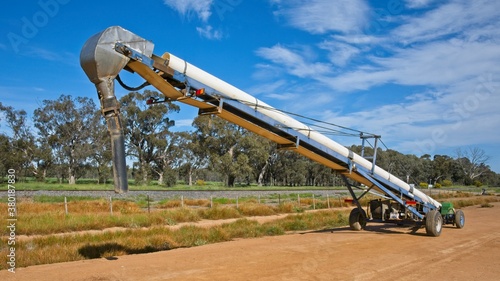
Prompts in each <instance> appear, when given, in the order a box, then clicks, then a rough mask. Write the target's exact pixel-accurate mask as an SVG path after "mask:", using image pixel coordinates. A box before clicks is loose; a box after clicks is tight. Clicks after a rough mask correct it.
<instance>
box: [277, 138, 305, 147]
mask: <svg viewBox="0 0 500 281" xmlns="http://www.w3.org/2000/svg"><path fill="white" fill-rule="evenodd" d="M288 139H289V140H290V141H291V142H292V143H285V144H278V145H277V148H278V150H294V149H297V148H298V147H299V143H300V138H299V137H298V136H296V137H294V136H291V137H289V138H288Z"/></svg>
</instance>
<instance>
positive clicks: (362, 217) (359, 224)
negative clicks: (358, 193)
mask: <svg viewBox="0 0 500 281" xmlns="http://www.w3.org/2000/svg"><path fill="white" fill-rule="evenodd" d="M349 226H350V227H351V229H352V230H356V231H360V230H363V229H365V228H366V212H365V210H363V209H361V210H360V209H358V208H354V209H352V211H351V213H350V214H349Z"/></svg>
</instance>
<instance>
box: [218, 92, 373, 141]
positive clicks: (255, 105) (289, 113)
mask: <svg viewBox="0 0 500 281" xmlns="http://www.w3.org/2000/svg"><path fill="white" fill-rule="evenodd" d="M226 99H229V100H234V101H237V102H240V103H242V104H246V105H248V106H251V107H256V108H262V109H266V110H269V111H277V112H281V113H285V114H288V115H292V116H296V117H299V118H302V119H306V120H311V121H314V122H317V123H322V124H327V125H330V126H334V127H338V128H341V129H344V130H348V131H352V132H356V133H358V134H352V133H351V134H349V133H346V132H341V131H339V130H334V129H331V128H327V127H323V126H319V125H315V124H311V123H309V124H308V125H309V126H314V127H318V128H322V129H327V130H331V131H332V132H339V133H341V135H345V136H355V137H359V135H360V134H364V135H372V136H375V134H372V133H368V132H363V131H360V130H356V129H352V128H348V127H345V126H341V125H337V124H334V123H330V122H325V121H322V120H319V119H314V118H311V117H307V116H304V115H301V114H297V113H293V112H289V111H285V110H282V109H277V108H274V107H269V106H262V105H259V104H257V103H251V102H246V101H243V100H238V99H233V98H226ZM304 123H305V122H304ZM306 124H307V123H306Z"/></svg>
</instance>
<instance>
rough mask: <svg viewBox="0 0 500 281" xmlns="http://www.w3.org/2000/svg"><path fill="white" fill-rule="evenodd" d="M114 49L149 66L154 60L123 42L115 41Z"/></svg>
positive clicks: (151, 65)
mask: <svg viewBox="0 0 500 281" xmlns="http://www.w3.org/2000/svg"><path fill="white" fill-rule="evenodd" d="M115 51H117V52H118V53H120V54H122V55H124V56H127V57H129V58H131V59H133V60H136V61H140V62H142V63H144V64H145V65H147V66H149V67H153V64H154V60H153V59H152V58H150V57H148V56H146V55H144V54H142V53H140V52H138V51H136V50H134V49H132V48H130V47H129V46H127V45H125V44H123V43H120V42H117V43H116V44H115Z"/></svg>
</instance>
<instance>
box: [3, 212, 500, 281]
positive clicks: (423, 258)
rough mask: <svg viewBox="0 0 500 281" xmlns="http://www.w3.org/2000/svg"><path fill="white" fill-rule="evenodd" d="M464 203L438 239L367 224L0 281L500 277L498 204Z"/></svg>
mask: <svg viewBox="0 0 500 281" xmlns="http://www.w3.org/2000/svg"><path fill="white" fill-rule="evenodd" d="M493 205H494V207H493V208H479V207H478V206H474V207H468V208H464V209H463V210H464V212H465V219H466V224H465V228H463V229H456V228H453V227H451V226H446V227H445V228H444V229H443V232H442V233H441V236H440V237H437V238H435V237H428V236H425V230H424V229H423V228H422V229H419V230H418V231H417V232H416V233H412V231H411V229H409V228H407V227H392V226H390V225H379V224H368V229H367V230H366V231H362V232H354V231H351V230H349V229H348V228H338V229H333V230H331V231H322V232H308V233H303V234H291V235H285V236H277V237H265V238H258V239H246V240H238V241H231V242H225V243H219V244H212V245H206V246H201V247H194V248H184V249H176V250H171V251H164V252H157V253H151V254H141V255H129V256H120V257H117V259H116V260H106V259H96V260H85V261H77V262H68V263H61V264H52V265H41V266H32V267H27V268H19V269H17V270H16V273H15V274H13V273H9V272H7V271H5V270H3V271H1V272H0V280H29V281H35V280H89V281H90V280H100V281H104V280H417V278H424V279H433V280H481V281H484V280H500V220H499V218H498V216H499V215H500V203H494V204H493Z"/></svg>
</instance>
